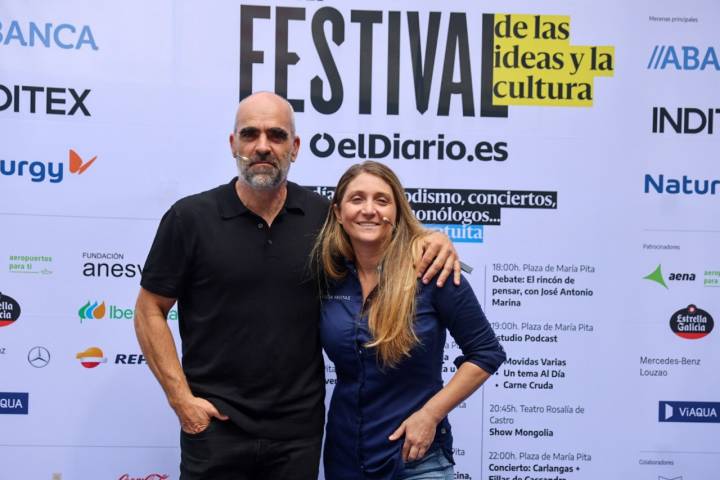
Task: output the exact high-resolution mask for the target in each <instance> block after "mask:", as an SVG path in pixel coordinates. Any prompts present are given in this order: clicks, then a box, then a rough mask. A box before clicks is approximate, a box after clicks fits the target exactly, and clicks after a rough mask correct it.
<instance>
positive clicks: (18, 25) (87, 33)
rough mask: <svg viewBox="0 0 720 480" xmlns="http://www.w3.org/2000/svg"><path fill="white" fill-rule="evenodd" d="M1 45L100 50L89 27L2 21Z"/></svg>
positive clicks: (0, 30)
mask: <svg viewBox="0 0 720 480" xmlns="http://www.w3.org/2000/svg"><path fill="white" fill-rule="evenodd" d="M0 45H2V46H12V45H14V46H19V47H45V48H53V47H55V48H62V49H64V50H80V49H83V48H85V49H92V50H98V46H97V43H96V42H95V35H93V32H92V29H91V28H90V26H88V25H73V24H71V23H60V24H54V23H39V22H38V23H36V22H20V21H17V20H10V21H9V22H3V21H2V20H0Z"/></svg>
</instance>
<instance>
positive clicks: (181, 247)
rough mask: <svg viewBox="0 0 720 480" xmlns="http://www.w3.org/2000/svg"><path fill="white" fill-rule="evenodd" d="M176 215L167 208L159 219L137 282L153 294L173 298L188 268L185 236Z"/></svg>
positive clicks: (172, 208)
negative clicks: (140, 277) (139, 279)
mask: <svg viewBox="0 0 720 480" xmlns="http://www.w3.org/2000/svg"><path fill="white" fill-rule="evenodd" d="M186 235H187V234H186V232H184V231H183V225H182V222H181V219H180V216H179V214H178V213H177V211H176V210H175V208H174V207H171V208H170V210H168V211H167V212H166V213H165V215H163V217H162V219H161V220H160V225H159V226H158V230H157V233H156V234H155V240H153V244H152V247H150V253H148V257H147V260H146V261H145V267H144V268H143V272H142V280H141V281H140V285H141V286H142V287H143V288H144V289H146V290H148V291H150V292H152V293H155V294H157V295H162V296H163V297H169V298H177V297H178V295H179V294H180V291H181V289H182V285H183V282H184V279H185V274H186V272H187V271H188V263H189V257H188V255H187V252H186V242H187V236H186Z"/></svg>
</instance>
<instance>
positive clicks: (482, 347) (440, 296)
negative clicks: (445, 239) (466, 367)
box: [433, 277, 506, 375]
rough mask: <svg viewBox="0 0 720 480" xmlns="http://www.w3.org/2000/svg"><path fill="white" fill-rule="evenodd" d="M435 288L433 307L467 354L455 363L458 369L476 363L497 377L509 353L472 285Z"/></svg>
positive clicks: (458, 358) (466, 283)
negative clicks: (483, 309) (462, 365)
mask: <svg viewBox="0 0 720 480" xmlns="http://www.w3.org/2000/svg"><path fill="white" fill-rule="evenodd" d="M434 288H435V291H434V292H433V303H434V306H435V308H436V310H437V312H438V315H439V317H440V321H441V322H442V323H443V324H444V325H445V327H446V328H447V329H448V331H449V332H450V335H452V337H453V338H454V339H455V342H456V343H457V344H458V346H459V347H460V350H462V353H463V354H462V355H460V356H459V357H457V358H456V359H455V365H456V366H458V367H459V366H460V365H461V364H462V363H464V362H472V363H474V364H475V365H477V366H478V367H480V368H482V369H483V370H485V371H486V372H488V373H489V374H491V375H492V374H493V373H495V372H496V371H497V369H498V368H499V367H500V365H502V363H503V362H504V361H505V359H506V355H505V350H504V349H503V347H502V345H500V342H499V341H498V339H497V337H496V336H495V332H494V331H493V329H492V327H491V326H490V323H489V322H488V320H487V318H485V314H484V313H483V311H482V308H481V307H480V303H478V300H477V297H476V296H475V292H473V290H472V287H471V286H470V283H469V282H468V281H467V279H465V277H463V278H462V281H461V282H460V285H459V286H456V285H455V284H453V283H452V282H447V283H446V284H445V286H444V287H437V286H435V287H434Z"/></svg>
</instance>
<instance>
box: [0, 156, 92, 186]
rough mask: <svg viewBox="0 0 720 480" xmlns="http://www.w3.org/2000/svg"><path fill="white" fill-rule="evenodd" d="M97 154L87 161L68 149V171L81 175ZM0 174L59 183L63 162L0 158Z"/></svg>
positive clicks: (33, 180)
mask: <svg viewBox="0 0 720 480" xmlns="http://www.w3.org/2000/svg"><path fill="white" fill-rule="evenodd" d="M96 159H97V155H96V156H94V157H92V158H91V159H90V160H88V161H87V162H84V161H83V159H82V158H81V157H80V155H78V153H77V152H76V151H75V150H73V149H72V148H71V149H70V151H69V153H68V169H69V170H70V173H72V174H76V175H82V174H83V173H84V172H85V171H86V170H87V169H88V168H90V165H92V164H93V163H95V160H96ZM0 174H2V175H4V176H6V177H11V176H17V177H24V176H28V177H30V181H31V182H36V183H39V182H44V181H45V180H47V181H49V182H50V183H60V182H62V181H63V178H64V164H63V163H62V162H58V163H55V162H40V161H34V162H28V161H27V160H20V161H17V160H0Z"/></svg>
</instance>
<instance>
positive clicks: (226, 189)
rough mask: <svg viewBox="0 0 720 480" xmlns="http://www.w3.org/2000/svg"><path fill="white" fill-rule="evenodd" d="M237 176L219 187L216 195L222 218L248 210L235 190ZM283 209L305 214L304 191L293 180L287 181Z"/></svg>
mask: <svg viewBox="0 0 720 480" xmlns="http://www.w3.org/2000/svg"><path fill="white" fill-rule="evenodd" d="M236 181H237V177H235V178H233V179H232V180H230V183H227V184H225V185H223V186H221V187H220V189H219V192H218V193H219V195H218V211H219V213H220V216H221V217H222V218H224V219H229V218H233V217H237V216H239V215H243V214H245V213H248V212H250V210H249V209H248V208H247V207H246V206H245V204H244V203H242V201H240V198H239V197H238V195H237V192H236V191H235V182H236ZM283 210H285V211H287V212H293V213H299V214H301V215H304V214H305V191H304V190H303V188H302V187H301V186H299V185H298V184H296V183H293V182H287V198H285V205H283Z"/></svg>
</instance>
